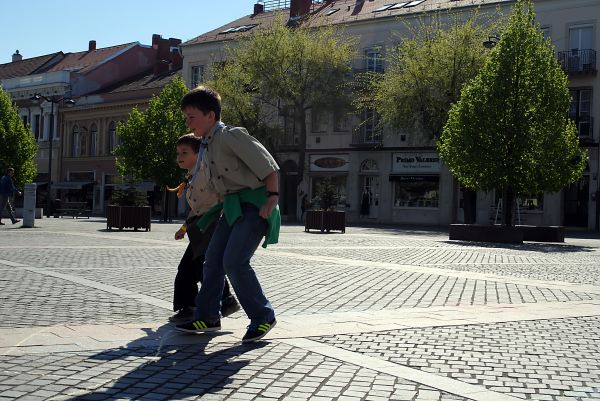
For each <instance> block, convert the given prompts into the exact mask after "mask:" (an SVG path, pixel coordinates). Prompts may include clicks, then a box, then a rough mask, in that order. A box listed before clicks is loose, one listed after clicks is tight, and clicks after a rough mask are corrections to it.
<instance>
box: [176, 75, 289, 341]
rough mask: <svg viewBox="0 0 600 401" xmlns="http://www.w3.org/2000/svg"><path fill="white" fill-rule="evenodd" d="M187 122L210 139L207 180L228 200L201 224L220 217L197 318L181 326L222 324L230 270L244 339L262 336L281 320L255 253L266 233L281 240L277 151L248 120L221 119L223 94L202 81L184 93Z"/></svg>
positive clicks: (194, 328)
mask: <svg viewBox="0 0 600 401" xmlns="http://www.w3.org/2000/svg"><path fill="white" fill-rule="evenodd" d="M181 109H182V110H183V112H184V114H185V118H186V125H187V126H188V128H190V130H191V131H192V132H193V133H194V135H196V136H200V137H203V138H205V140H206V149H205V151H204V156H203V159H202V165H203V166H204V167H205V168H206V174H207V177H208V185H209V188H210V189H211V190H213V191H214V192H217V193H218V194H219V195H220V196H221V197H222V198H223V202H222V203H220V204H218V205H217V206H215V207H214V208H213V209H211V211H209V212H207V213H206V214H205V215H204V216H203V218H202V219H200V221H199V222H198V225H199V226H201V227H203V226H205V225H206V224H208V223H209V222H210V220H211V218H212V219H216V218H218V222H217V227H216V228H215V232H214V234H213V236H212V238H211V240H210V243H209V245H208V249H207V251H206V258H205V262H204V282H203V284H202V286H201V287H200V291H199V292H198V297H197V298H196V315H195V320H193V321H191V322H189V323H185V324H181V325H178V326H177V329H178V330H180V331H184V332H189V333H201V332H209V331H217V330H220V329H221V321H220V319H219V304H220V298H221V297H220V295H221V292H222V290H223V282H224V281H223V279H224V277H225V276H227V277H228V278H229V280H230V282H231V285H232V286H233V289H234V290H235V293H236V295H237V297H238V300H239V302H240V304H241V305H242V308H243V309H244V312H246V315H247V316H248V318H249V319H250V325H249V326H248V330H247V331H246V334H245V335H244V337H243V338H242V342H244V343H247V342H253V341H257V340H259V339H261V338H263V337H264V336H265V335H266V334H267V333H268V332H269V331H270V330H271V329H272V328H273V327H274V326H275V324H276V320H275V311H274V310H273V307H272V306H271V303H270V302H269V300H268V299H267V297H266V296H265V295H264V293H263V290H262V287H261V285H260V283H259V281H258V278H257V276H256V273H255V271H254V270H253V269H252V266H250V259H251V258H252V256H253V255H254V252H255V251H256V249H257V248H258V245H259V244H260V242H261V240H262V238H263V237H265V240H264V242H263V247H266V246H267V244H274V243H277V240H278V237H279V228H280V225H281V216H280V214H279V207H278V205H277V203H278V200H279V192H278V188H279V187H278V185H279V182H278V171H279V166H278V165H277V163H276V162H275V160H274V159H273V156H271V154H270V153H269V152H268V151H267V150H266V149H265V147H264V146H263V145H262V144H261V143H260V142H259V141H258V140H257V139H255V138H254V137H252V136H250V135H249V134H248V131H247V130H246V129H245V128H242V127H227V126H225V124H223V123H222V122H221V97H220V95H219V94H218V93H217V92H216V91H214V90H212V89H210V88H208V87H203V86H200V87H198V88H196V89H194V90H192V91H190V92H188V93H187V94H186V95H185V96H184V97H183V98H182V100H181Z"/></svg>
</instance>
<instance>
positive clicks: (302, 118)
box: [294, 104, 306, 185]
mask: <svg viewBox="0 0 600 401" xmlns="http://www.w3.org/2000/svg"><path fill="white" fill-rule="evenodd" d="M294 118H295V119H296V123H297V124H298V127H299V128H300V133H299V138H298V177H297V178H296V179H297V181H296V184H297V185H298V184H300V183H301V182H302V180H303V179H304V164H305V162H306V110H305V109H304V106H303V105H301V104H296V105H295V109H294Z"/></svg>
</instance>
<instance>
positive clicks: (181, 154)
mask: <svg viewBox="0 0 600 401" xmlns="http://www.w3.org/2000/svg"><path fill="white" fill-rule="evenodd" d="M197 159H198V153H194V150H193V149H192V147H191V146H189V145H177V164H178V165H179V167H180V168H183V169H186V170H193V169H194V167H195V166H196V160H197Z"/></svg>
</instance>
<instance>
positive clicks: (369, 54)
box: [365, 46, 383, 72]
mask: <svg viewBox="0 0 600 401" xmlns="http://www.w3.org/2000/svg"><path fill="white" fill-rule="evenodd" d="M365 64H366V65H365V67H366V70H367V72H383V57H382V54H381V47H380V46H377V47H372V48H370V49H367V50H366V51H365Z"/></svg>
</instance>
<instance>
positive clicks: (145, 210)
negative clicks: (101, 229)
mask: <svg viewBox="0 0 600 401" xmlns="http://www.w3.org/2000/svg"><path fill="white" fill-rule="evenodd" d="M150 217H151V209H150V206H113V205H111V206H107V207H106V228H107V229H109V230H112V228H113V227H115V228H118V229H119V230H122V229H124V228H133V229H134V230H135V231H137V230H138V229H139V228H144V229H146V231H150V224H151V219H150Z"/></svg>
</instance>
